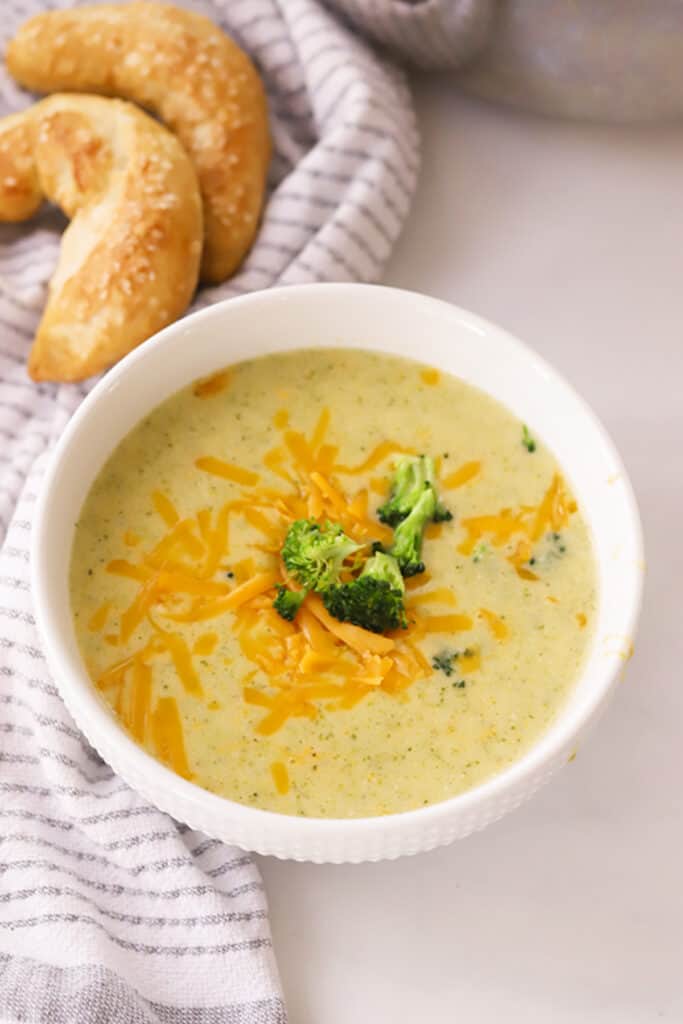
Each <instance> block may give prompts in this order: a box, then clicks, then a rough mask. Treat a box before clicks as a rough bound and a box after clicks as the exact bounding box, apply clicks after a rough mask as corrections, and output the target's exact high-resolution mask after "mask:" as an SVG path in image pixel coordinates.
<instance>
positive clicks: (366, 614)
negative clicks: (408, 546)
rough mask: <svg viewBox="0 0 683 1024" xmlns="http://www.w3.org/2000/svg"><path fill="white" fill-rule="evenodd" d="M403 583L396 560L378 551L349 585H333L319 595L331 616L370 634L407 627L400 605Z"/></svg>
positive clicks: (403, 609)
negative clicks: (366, 630) (367, 630)
mask: <svg viewBox="0 0 683 1024" xmlns="http://www.w3.org/2000/svg"><path fill="white" fill-rule="evenodd" d="M404 594H405V584H404V582H403V577H402V576H401V570H400V569H399V566H398V563H397V561H396V559H395V558H393V557H392V556H391V555H386V554H384V553H383V552H377V553H376V554H374V555H373V556H372V558H369V559H368V560H367V562H366V563H365V565H364V567H363V571H362V573H361V574H360V576H359V577H358V578H357V579H355V580H351V581H350V582H349V583H341V584H332V586H329V587H327V588H326V589H325V590H324V591H323V594H322V598H323V603H324V605H325V607H326V608H327V610H328V612H329V613H330V615H334V617H335V619H339V620H340V622H351V623H352V624H353V625H354V626H362V628H363V629H369V630H371V631H372V632H373V633H386V632H389V631H390V630H393V629H398V628H399V626H402V627H404V628H405V627H406V625H407V622H406V612H405V607H404V605H403V596H404Z"/></svg>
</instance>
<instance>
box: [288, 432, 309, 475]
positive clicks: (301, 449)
mask: <svg viewBox="0 0 683 1024" xmlns="http://www.w3.org/2000/svg"><path fill="white" fill-rule="evenodd" d="M284 438H285V444H286V445H287V448H288V449H289V452H290V454H291V456H292V458H293V459H294V462H295V464H296V467H297V469H298V470H299V472H300V473H302V474H305V473H310V472H311V470H312V469H313V465H314V459H313V452H312V451H311V447H310V445H309V443H308V441H307V440H306V438H305V437H304V435H303V434H300V433H299V432H298V431H296V430H287V431H286V432H285V435H284Z"/></svg>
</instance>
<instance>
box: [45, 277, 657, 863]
mask: <svg viewBox="0 0 683 1024" xmlns="http://www.w3.org/2000/svg"><path fill="white" fill-rule="evenodd" d="M359 289H360V290H362V291H363V292H364V293H367V292H373V293H375V294H377V295H378V297H379V298H380V299H383V298H388V300H389V301H394V300H399V301H415V302H418V303H421V304H422V305H423V306H424V308H425V310H428V309H432V310H433V311H434V312H435V313H437V314H441V315H443V314H448V315H449V316H452V317H456V318H457V319H459V320H460V321H461V322H462V323H463V325H464V326H466V327H467V328H469V329H471V330H474V331H475V332H478V333H485V334H489V335H493V336H494V338H495V340H496V343H497V344H500V345H504V346H507V347H508V349H509V350H511V351H514V352H516V353H517V355H520V356H522V357H523V358H524V359H526V360H527V361H528V362H529V363H530V364H533V365H534V366H535V368H536V370H538V371H541V372H542V373H543V375H544V376H545V378H546V379H548V380H549V381H551V382H552V384H553V385H554V386H559V387H560V388H561V389H563V390H564V391H565V392H568V393H569V394H570V396H571V397H572V398H573V400H574V401H575V403H576V404H577V406H578V408H579V409H580V411H581V415H582V416H584V417H585V418H586V419H587V420H588V421H589V422H590V425H591V427H592V430H593V431H594V432H595V434H596V435H597V436H598V437H599V438H600V441H601V443H602V445H603V447H604V449H605V451H606V453H607V455H608V457H609V459H610V460H611V461H612V463H613V464H614V467H615V471H616V472H617V473H618V474H619V475H620V481H621V483H622V486H623V496H624V499H625V500H624V507H623V515H624V517H625V519H626V523H627V528H628V532H629V534H630V537H631V542H632V544H633V549H634V551H635V553H636V559H637V561H638V562H639V563H640V564H644V563H643V535H642V526H641V520H640V515H639V511H638V506H637V503H636V499H635V495H634V492H633V488H632V485H631V482H630V480H629V477H628V474H627V473H626V470H625V467H624V465H623V462H622V460H621V457H620V456H619V454H618V451H617V449H616V447H615V445H614V443H613V441H612V439H611V437H610V436H609V434H608V432H607V430H606V429H605V427H604V426H603V424H602V423H601V421H600V420H599V418H598V417H597V415H596V414H595V413H594V412H593V410H592V409H591V407H590V406H589V405H588V403H587V402H586V401H585V399H583V398H582V396H581V395H580V394H578V392H577V391H576V390H575V389H574V388H573V386H572V385H571V384H570V383H569V382H568V381H567V380H566V378H565V377H564V376H563V375H562V374H561V373H560V372H559V371H557V370H556V369H555V368H554V367H553V366H552V365H551V364H549V363H548V362H547V361H546V360H545V359H544V358H543V357H542V356H540V355H539V354H538V353H537V352H536V351H534V350H533V349H532V348H530V347H529V346H528V345H527V344H526V343H524V342H522V341H521V340H520V339H518V338H517V337H515V336H514V335H512V334H510V333H509V332H508V331H506V330H505V329H504V328H501V327H498V326H497V325H496V324H494V323H492V322H490V321H488V320H487V319H485V318H484V317H481V316H479V315H477V314H474V313H471V312H469V311H468V310H465V309H462V308H461V307H459V306H457V305H456V304H454V303H451V302H449V301H446V300H442V299H437V298H434V297H432V296H428V295H424V294H423V293H420V292H414V291H411V290H409V289H403V288H394V287H389V286H386V285H371V284H360V283H346V282H335V283H310V284H300V285H289V286H287V287H279V288H272V289H265V290H262V291H256V292H250V293H248V294H245V295H240V296H236V297H234V298H229V299H224V300H222V301H221V302H218V303H214V304H212V305H209V306H207V307H205V308H203V309H200V310H198V311H196V312H194V313H192V314H190V315H188V316H187V317H184V318H183V319H181V320H178V321H175V322H174V323H173V324H170V325H169V326H167V327H165V328H164V329H163V330H162V331H160V332H158V333H157V334H156V335H154V336H153V337H152V338H150V339H148V340H147V341H146V342H145V343H144V344H143V345H141V346H139V347H138V348H136V349H134V350H133V351H132V352H130V353H129V354H128V355H127V356H126V357H125V358H124V359H122V360H121V361H120V362H119V363H118V364H117V365H116V366H114V367H113V368H112V369H110V370H109V371H108V373H106V374H105V375H104V376H103V377H101V378H100V380H99V381H98V382H97V383H96V384H95V386H94V387H93V388H92V390H91V391H90V393H89V394H88V395H87V396H86V397H85V399H84V400H83V401H82V402H81V404H80V405H79V407H78V408H77V410H76V411H75V413H74V414H73V415H72V417H71V419H70V420H69V422H68V424H67V425H66V427H65V429H64V431H63V433H62V435H61V437H60V438H59V440H58V441H57V443H56V445H55V447H54V449H53V451H52V453H51V455H50V458H49V464H48V466H47V469H46V471H45V474H44V477H43V480H42V481H41V484H40V489H39V496H38V501H37V504H36V514H35V520H34V527H33V531H32V538H31V552H30V561H31V591H32V595H33V603H34V608H35V614H36V622H37V625H38V629H39V633H40V637H41V640H42V643H43V647H44V651H45V654H46V657H47V661H48V664H49V667H50V670H51V672H52V674H53V676H54V679H55V682H56V684H57V687H58V689H59V692H60V695H61V696H62V699H63V700H64V703H65V705H66V707H67V709H68V710H69V712H70V713H71V715H72V716H73V718H74V719H75V721H76V723H77V725H78V727H79V728H80V729H81V730H82V731H83V733H84V734H85V736H86V738H87V739H88V741H89V742H90V743H91V744H92V745H93V746H94V747H95V748H96V749H97V750H98V751H99V752H100V753H101V754H102V756H103V757H104V758H105V760H106V761H107V762H108V763H109V764H110V765H111V766H112V767H113V768H114V771H115V772H116V773H117V774H119V775H120V776H121V777H122V779H123V780H124V781H125V782H126V783H127V784H128V785H130V786H131V787H132V788H133V789H135V790H136V791H137V792H139V793H141V794H142V795H143V796H144V797H145V798H146V799H148V800H150V801H151V802H152V803H154V804H155V805H156V806H157V807H159V808H160V809H161V810H163V811H166V812H167V813H169V814H171V815H174V814H175V811H174V808H173V806H172V804H173V803H174V802H175V801H174V800H173V797H172V795H171V792H170V791H173V793H175V795H176V796H178V797H180V798H181V799H182V802H183V803H184V804H185V807H188V806H191V807H192V808H193V809H194V808H197V809H201V810H202V811H203V812H204V814H205V815H206V816H208V817H211V815H215V814H218V815H219V816H220V814H221V813H223V814H224V813H225V810H226V808H228V809H229V811H230V815H231V817H232V818H241V819H242V824H243V827H244V828H245V829H249V830H251V831H253V832H254V834H259V833H260V832H262V831H263V827H264V825H267V824H269V825H271V826H273V827H276V828H277V829H278V830H279V832H280V833H281V834H282V833H283V832H290V833H291V836H296V837H297V838H298V839H299V840H300V841H301V843H302V844H305V843H306V842H307V841H309V840H312V839H313V838H314V837H320V836H324V835H329V834H333V833H337V832H338V831H339V829H340V828H341V829H343V832H344V835H345V836H347V837H354V836H359V835H364V836H367V835H368V834H369V832H370V831H380V830H381V831H382V832H384V833H386V832H387V830H391V831H394V830H396V829H399V830H402V829H403V828H404V827H405V826H408V825H409V824H415V823H416V821H419V822H420V824H421V825H422V826H429V824H430V823H431V824H434V823H435V822H437V821H439V820H441V819H444V818H447V817H449V816H450V815H452V814H453V813H454V811H456V809H457V811H458V812H459V813H463V814H466V813H467V812H468V811H469V810H470V809H471V808H473V807H475V806H476V805H478V804H480V803H482V802H483V801H485V800H489V799H498V800H500V798H501V797H502V796H504V794H505V793H506V792H511V791H513V790H514V788H515V786H516V784H518V783H519V782H520V780H521V779H522V778H524V777H525V776H527V775H531V774H534V773H536V774H538V772H539V769H541V767H542V766H543V765H544V764H546V763H547V762H550V761H552V759H553V758H554V757H556V756H557V755H558V754H561V753H562V752H563V751H566V750H567V749H568V748H569V747H570V746H571V745H572V743H573V742H575V740H576V738H577V737H578V736H579V735H580V734H581V733H582V732H583V730H584V728H585V727H586V725H587V724H588V723H589V721H590V720H591V719H593V718H594V717H596V715H597V713H598V711H599V710H600V709H601V706H602V705H604V704H605V703H606V701H607V699H608V697H609V695H610V692H611V691H612V689H613V687H614V685H615V682H616V679H617V677H618V675H619V674H620V671H621V670H622V668H623V661H624V657H623V654H622V653H621V652H613V653H608V654H607V655H606V658H607V660H606V661H605V663H604V668H603V670H602V681H601V685H599V686H597V685H596V686H595V687H594V689H593V691H592V692H591V694H590V697H586V699H584V700H583V702H582V705H581V707H579V708H576V709H571V708H570V706H569V705H568V706H567V708H565V709H560V711H559V712H558V714H557V716H556V718H555V719H554V720H553V722H552V723H551V724H550V725H549V726H548V727H547V728H546V730H545V731H544V732H543V733H542V734H541V736H540V737H539V738H538V739H537V740H536V741H535V742H534V743H533V744H532V745H531V747H529V749H528V750H527V751H526V752H525V753H524V754H522V756H521V757H519V758H518V759H517V760H515V761H513V762H512V763H511V764H510V765H509V766H507V767H506V768H504V769H503V770H502V771H500V772H498V773H497V774H495V775H493V776H491V777H489V778H487V779H485V780H484V781H482V782H481V783H479V784H477V785H475V786H474V787H472V788H471V789H468V790H466V791H464V792H462V793H460V794H457V795H455V796H452V797H449V798H447V799H445V800H442V801H439V802H438V803H434V804H430V805H427V806H424V807H418V808H414V809H412V810H407V811H401V812H396V813H392V814H387V815H376V816H366V817H354V818H316V817H300V816H297V815H291V814H286V813H282V812H277V811H269V810H262V809H260V808H256V807H252V806H250V805H248V804H241V803H238V802H237V801H234V800H231V799H229V798H227V797H222V796H219V795H217V794H215V793H211V792H210V791H208V790H206V789H203V788H202V787H201V786H199V785H198V784H196V783H194V782H190V781H188V780H186V779H183V778H181V777H180V776H178V775H176V773H175V772H173V771H172V770H171V769H169V768H167V767H166V766H165V765H164V764H162V763H161V762H160V761H158V760H157V759H156V758H155V757H153V755H151V754H149V753H148V752H147V751H146V750H144V748H142V747H141V746H139V745H138V744H137V743H136V741H135V740H133V739H132V738H131V737H130V736H129V735H128V734H127V733H126V732H125V730H124V729H123V727H122V726H121V725H120V724H119V723H118V721H117V720H116V719H114V718H113V717H112V716H111V714H110V713H109V712H108V711H107V709H106V706H105V705H104V703H103V701H102V700H101V698H100V697H99V696H98V695H97V693H96V691H95V688H94V686H92V683H91V681H90V680H89V679H88V680H87V683H86V682H85V680H86V679H87V674H86V673H85V669H84V668H83V679H80V678H77V677H76V676H75V674H72V671H71V668H70V665H69V663H68V658H67V657H66V656H65V652H64V649H63V644H62V642H61V640H60V636H59V632H60V631H59V629H58V627H57V626H56V624H55V622H54V620H53V615H52V611H51V608H50V603H49V600H48V596H47V589H48V585H47V580H46V571H45V567H44V563H45V546H46V541H47V535H48V531H49V524H48V520H49V507H50V498H51V494H52V490H53V486H54V485H55V481H56V480H57V479H58V477H59V475H60V471H61V468H62V464H63V462H64V460H65V459H66V458H67V457H68V456H69V454H70V452H71V449H72V446H73V445H77V444H78V438H79V435H80V433H81V431H82V430H83V429H84V425H87V421H88V418H89V416H90V414H91V411H92V410H93V409H94V408H95V407H96V406H97V404H98V402H99V400H100V398H101V397H102V396H103V395H104V394H105V393H107V392H109V391H110V390H111V389H112V388H113V387H115V386H117V385H118V384H119V383H120V382H121V380H122V379H123V378H125V377H126V376H128V375H129V374H132V373H135V372H136V368H138V367H140V366H142V365H144V363H145V361H146V360H147V359H148V358H150V356H151V355H152V354H153V353H154V352H155V351H156V350H157V349H158V348H160V347H163V346H164V345H165V344H167V343H168V342H169V341H170V339H171V338H173V337H174V336H175V335H177V334H178V333H179V332H183V333H187V332H188V331H189V332H191V331H192V330H193V328H194V326H195V325H196V324H197V323H199V322H200V321H204V320H207V319H208V320H210V319H212V318H217V319H220V318H221V317H222V316H223V314H224V311H225V310H226V309H230V310H232V309H234V308H236V307H237V306H238V305H239V306H241V307H248V306H254V307H255V308H256V309H258V307H259V306H261V305H262V304H263V303H264V302H266V303H274V304H277V303H279V302H285V303H286V302H288V301H289V300H290V298H291V297H292V296H294V297H299V296H304V297H305V296H306V295H307V294H313V293H315V294H316V295H321V294H322V295H323V296H324V295H333V294H339V293H343V292H346V293H348V292H354V291H357V290H359ZM302 347H308V348H314V347H315V346H302ZM291 350H292V349H290V351H291ZM387 351H388V350H387ZM267 354H269V351H268V349H267V348H266V351H264V352H263V353H259V355H267ZM388 354H391V353H390V352H388ZM226 355H229V353H227V352H226ZM225 365H230V363H229V362H228V363H226V364H225ZM194 379H195V377H194V376H193V375H192V372H191V370H190V372H189V373H188V375H187V381H186V383H187V384H189V383H191V381H192V380H194ZM483 390H485V388H484V389H483ZM162 400H163V399H160V400H158V401H156V402H154V403H150V406H149V408H150V410H151V409H153V408H154V407H155V406H156V405H158V404H159V401H162ZM497 400H498V399H497ZM101 465H102V463H100V467H101ZM93 479H94V477H93ZM91 483H92V480H91ZM633 584H634V585H633V586H632V587H631V589H630V592H625V593H624V595H623V607H622V618H623V622H624V630H623V632H624V635H626V636H629V637H633V636H634V634H635V629H636V624H637V620H638V616H639V613H640V609H641V604H642V593H643V573H642V572H638V573H635V574H633ZM579 678H580V677H579ZM577 682H578V680H577ZM100 727H101V728H100ZM101 730H104V736H105V738H103V737H102V733H101ZM107 733H109V734H110V736H111V742H109V739H107ZM95 734H97V735H98V738H97V739H94V738H93V737H94V735H95ZM114 735H115V739H114ZM129 766H130V768H131V769H132V770H128V768H129ZM150 773H151V775H152V776H154V777H156V779H158V782H159V785H157V786H155V787H153V791H154V794H155V795H154V796H151V795H150V792H151V791H152V788H151V787H147V791H145V786H144V785H141V784H139V782H138V781H137V780H139V778H140V776H141V775H142V776H143V777H144V776H149V775H150ZM133 776H134V777H135V779H136V781H134V782H133V781H131V778H132V777H133ZM159 788H161V789H162V794H163V798H162V799H159V793H158V790H159ZM167 795H168V797H169V799H168V800H167V799H166V796H167ZM175 810H176V811H177V807H176V809H175ZM188 817H190V816H189V815H188V814H183V818H184V820H186V821H187V823H188V824H190V825H191V824H192V823H191V821H188V820H187V819H188ZM196 827H198V828H201V829H202V830H203V831H205V832H207V831H209V832H210V830H208V829H207V826H206V824H205V823H203V824H202V825H199V826H196ZM246 848H247V849H254V850H257V851H258V852H265V853H273V854H274V855H275V856H287V857H289V856H291V855H289V854H287V855H283V854H278V853H277V852H276V851H274V850H270V849H268V850H263V851H259V850H258V846H257V845H253V846H247V847H246ZM421 848H426V847H421ZM298 859H301V858H298ZM311 859H313V858H311ZM325 859H328V858H325Z"/></svg>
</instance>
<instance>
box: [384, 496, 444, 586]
mask: <svg viewBox="0 0 683 1024" xmlns="http://www.w3.org/2000/svg"><path fill="white" fill-rule="evenodd" d="M435 511H436V492H435V490H434V488H433V487H425V488H424V490H423V491H422V494H421V495H420V497H419V498H418V499H417V501H416V502H415V505H414V506H413V510H412V512H411V513H410V515H409V516H408V517H407V518H406V519H403V520H401V522H400V523H399V524H398V526H397V527H396V528H395V529H394V543H393V544H392V545H391V547H390V548H389V554H390V555H393V556H394V558H395V559H396V561H397V562H398V564H399V566H400V568H401V572H402V573H403V575H404V576H417V575H418V574H419V573H421V572H424V570H425V566H424V562H423V561H422V557H421V555H422V536H423V534H424V530H425V527H426V526H427V523H430V522H433V521H434V513H435Z"/></svg>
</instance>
